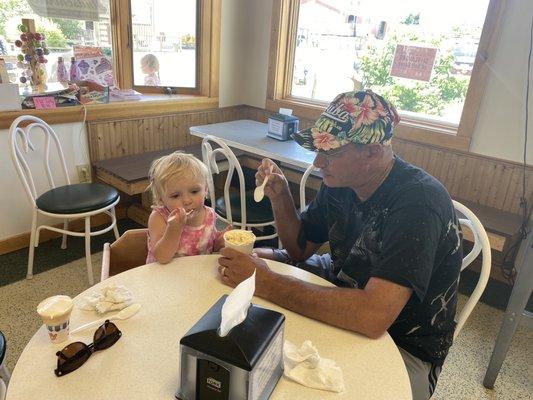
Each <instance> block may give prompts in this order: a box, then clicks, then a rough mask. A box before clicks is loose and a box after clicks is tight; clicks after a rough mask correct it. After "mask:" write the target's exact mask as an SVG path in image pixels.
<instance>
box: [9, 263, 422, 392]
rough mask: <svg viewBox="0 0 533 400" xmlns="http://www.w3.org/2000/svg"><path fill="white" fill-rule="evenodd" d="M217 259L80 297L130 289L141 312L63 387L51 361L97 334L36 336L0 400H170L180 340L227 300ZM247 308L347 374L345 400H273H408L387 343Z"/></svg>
mask: <svg viewBox="0 0 533 400" xmlns="http://www.w3.org/2000/svg"><path fill="white" fill-rule="evenodd" d="M217 257H218V256H216V255H210V256H195V257H184V258H177V259H175V260H174V261H172V262H171V263H170V264H167V265H160V264H149V265H146V266H142V267H139V268H135V269H132V270H129V271H126V272H124V273H122V274H119V275H116V276H113V277H110V278H109V279H108V280H106V281H104V282H101V283H99V284H97V285H96V286H95V287H93V288H91V289H88V290H87V291H86V292H84V293H82V294H80V295H79V296H77V297H76V299H75V300H79V298H80V297H81V296H83V295H84V294H87V293H89V292H91V291H92V290H93V289H94V288H98V287H101V286H102V285H107V284H109V283H116V284H121V285H124V286H126V287H127V288H128V289H130V290H131V292H132V293H133V295H134V300H135V301H136V302H138V303H140V304H142V308H141V310H140V311H139V313H138V314H137V315H135V316H133V317H132V318H130V319H128V320H125V321H116V324H117V326H118V327H119V329H120V330H121V331H122V333H123V335H122V337H121V338H120V340H119V341H118V342H117V343H115V345H113V346H112V347H110V348H109V349H107V350H103V351H98V352H96V353H94V354H93V355H92V356H91V357H90V358H89V359H88V360H87V362H86V363H85V364H84V365H83V366H82V367H81V368H80V369H78V370H76V371H74V372H72V373H70V374H68V375H65V376H63V377H61V378H57V377H56V376H55V375H54V372H53V371H54V368H55V367H56V356H55V352H56V351H57V350H60V349H61V348H63V347H64V346H65V345H66V344H67V343H70V342H73V341H76V340H81V341H83V342H85V343H89V342H91V341H92V335H93V333H94V329H90V330H87V331H84V332H82V333H80V334H77V335H71V337H70V340H69V341H68V342H65V343H62V344H58V345H52V344H51V343H50V341H49V339H48V335H47V333H46V331H45V328H44V326H43V327H41V328H40V329H39V330H38V331H37V333H36V334H35V335H34V336H33V338H32V339H31V340H30V342H29V343H28V345H27V346H26V348H25V349H24V351H23V353H22V355H21V356H20V359H19V361H18V363H17V365H16V367H15V369H14V371H13V375H12V378H11V381H10V384H9V388H8V392H7V400H19V399H20V400H28V399H54V400H61V399H65V400H72V399H90V400H95V399H128V400H133V399H151V400H158V399H169V400H171V399H173V398H174V394H175V392H176V390H177V389H178V386H179V375H178V373H179V372H178V371H179V341H180V338H181V337H182V336H183V335H184V334H185V333H186V332H187V331H188V330H189V328H191V327H192V326H193V325H194V323H195V322H196V321H197V320H198V319H199V318H200V317H201V316H202V315H203V314H204V313H205V312H206V311H207V310H208V309H209V308H210V307H211V305H213V304H214V303H215V302H216V301H217V300H218V299H219V298H220V296H222V295H223V294H228V293H229V292H230V291H231V288H229V287H228V286H225V285H223V284H222V283H221V282H220V281H219V280H218V278H217V265H218V264H217ZM268 263H269V265H270V267H271V268H272V269H273V270H275V271H276V272H280V273H285V274H292V275H294V276H296V277H298V278H300V279H304V280H307V281H309V282H314V283H318V284H322V285H329V283H328V282H326V281H324V280H322V279H321V278H319V277H317V276H315V275H312V274H310V273H308V272H305V271H303V270H299V269H296V268H294V267H291V266H288V265H285V264H281V263H277V262H272V261H269V262H268ZM253 302H254V303H256V304H259V305H262V306H264V307H268V308H271V309H273V310H277V311H280V312H282V313H283V314H284V315H285V317H286V324H285V338H286V339H287V340H289V341H291V342H293V343H294V344H297V345H300V344H301V343H302V342H303V341H304V340H306V339H310V340H311V341H312V342H313V344H314V345H315V346H316V347H317V349H318V351H319V353H320V355H321V356H323V357H326V358H330V359H333V360H335V361H336V362H337V364H338V365H339V366H340V367H341V369H342V371H343V374H344V381H345V387H346V390H345V391H344V392H343V393H340V394H336V393H332V392H325V391H320V390H313V389H309V388H306V387H303V386H301V385H299V384H297V383H295V382H292V381H290V380H288V379H287V378H285V377H282V378H281V379H280V381H279V382H278V385H277V387H276V389H275V390H274V393H273V394H272V396H271V398H272V399H290V400H296V399H351V400H353V399H373V400H378V399H395V400H401V399H411V389H410V385H409V378H408V375H407V371H406V369H405V366H404V363H403V360H402V358H401V356H400V353H399V351H398V349H397V347H396V346H395V344H394V342H393V341H392V339H391V338H390V336H389V335H388V334H385V335H383V336H382V337H381V338H380V339H378V340H371V339H368V338H366V337H364V336H362V335H359V334H356V333H351V332H348V331H345V330H342V329H338V328H334V327H332V326H329V325H326V324H323V323H320V322H317V321H315V320H312V319H309V318H306V317H303V316H301V315H298V314H295V313H293V312H290V311H287V310H285V309H283V308H281V307H278V306H276V305H274V304H272V303H269V302H267V301H265V300H262V299H259V298H255V297H254V299H253ZM35 317H36V318H38V316H37V314H36V315H35ZM96 318H97V316H96V315H95V312H89V311H82V310H79V309H78V308H75V309H74V311H73V314H72V319H71V326H72V327H76V326H78V325H80V324H82V323H85V322H89V321H91V320H94V319H96Z"/></svg>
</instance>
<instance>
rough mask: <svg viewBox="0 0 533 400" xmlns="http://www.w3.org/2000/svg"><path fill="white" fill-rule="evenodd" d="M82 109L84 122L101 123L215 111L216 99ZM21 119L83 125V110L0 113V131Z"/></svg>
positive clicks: (157, 99) (158, 98)
mask: <svg viewBox="0 0 533 400" xmlns="http://www.w3.org/2000/svg"><path fill="white" fill-rule="evenodd" d="M86 107H87V119H86V120H87V121H103V120H110V119H124V118H132V117H137V118H138V117H150V116H158V115H165V114H173V113H177V112H184V111H195V110H207V109H212V108H218V97H204V96H190V95H171V96H169V95H163V94H148V95H144V96H143V98H142V99H141V100H136V101H117V102H112V103H106V104H89V105H87V106H86ZM21 115H34V116H36V117H39V118H42V119H43V120H45V121H46V122H47V123H49V124H63V123H67V122H81V121H83V107H81V106H72V107H61V108H55V109H46V110H33V109H32V110H19V111H2V112H0V129H6V128H9V127H10V125H11V123H12V122H13V120H14V119H15V118H17V117H19V116H21Z"/></svg>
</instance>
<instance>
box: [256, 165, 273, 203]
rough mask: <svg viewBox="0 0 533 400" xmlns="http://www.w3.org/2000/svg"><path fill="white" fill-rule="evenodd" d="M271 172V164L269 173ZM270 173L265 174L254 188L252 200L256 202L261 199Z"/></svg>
mask: <svg viewBox="0 0 533 400" xmlns="http://www.w3.org/2000/svg"><path fill="white" fill-rule="evenodd" d="M271 173H272V166H270V174H271ZM270 174H268V175H267V176H265V179H264V180H263V183H262V184H261V185H259V186H257V187H256V188H255V190H254V200H255V201H256V203H259V202H260V201H261V200H263V197H265V185H266V184H267V182H268V177H269V176H270Z"/></svg>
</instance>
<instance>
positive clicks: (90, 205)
mask: <svg viewBox="0 0 533 400" xmlns="http://www.w3.org/2000/svg"><path fill="white" fill-rule="evenodd" d="M117 199H118V192H117V190H116V189H115V188H113V187H111V186H108V185H104V184H102V183H77V184H74V185H66V186H61V187H57V188H55V189H51V190H49V191H48V192H46V193H43V194H42V195H41V196H39V198H38V199H37V200H36V203H37V208H39V209H40V210H42V211H47V212H49V213H54V214H80V213H86V212H89V211H94V210H98V209H100V208H102V207H105V206H108V205H110V204H112V203H113V202H114V201H115V200H117Z"/></svg>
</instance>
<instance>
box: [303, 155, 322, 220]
mask: <svg viewBox="0 0 533 400" xmlns="http://www.w3.org/2000/svg"><path fill="white" fill-rule="evenodd" d="M317 170H318V168H316V167H315V166H314V164H311V165H310V166H308V167H307V169H306V170H305V172H304V174H303V175H302V179H300V211H303V210H305V206H306V205H307V204H306V200H305V187H306V186H307V178H309V175H311V173H312V172H313V171H317Z"/></svg>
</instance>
